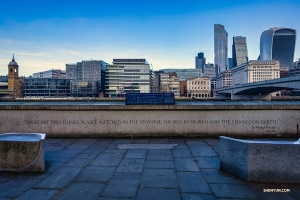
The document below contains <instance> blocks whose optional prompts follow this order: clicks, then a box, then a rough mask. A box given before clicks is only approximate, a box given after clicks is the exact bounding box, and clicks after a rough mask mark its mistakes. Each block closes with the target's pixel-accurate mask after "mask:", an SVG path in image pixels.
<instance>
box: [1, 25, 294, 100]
mask: <svg viewBox="0 0 300 200" xmlns="http://www.w3.org/2000/svg"><path fill="white" fill-rule="evenodd" d="M295 46H296V30H295V29H290V28H271V29H269V30H266V31H264V32H263V33H262V34H261V37H260V55H259V56H258V59H257V60H249V58H248V49H247V41H246V37H243V36H234V37H233V43H232V57H231V58H229V57H228V33H227V31H226V30H225V27H224V26H223V25H221V24H215V25H214V63H209V62H208V63H206V58H205V56H204V52H199V53H198V54H197V56H196V57H195V68H194V69H178V68H176V69H161V70H158V71H154V70H153V69H152V68H151V66H150V64H149V63H148V62H147V60H146V59H144V58H143V59H113V61H112V63H107V62H105V61H103V60H83V61H81V62H77V63H70V64H66V66H65V69H64V70H61V69H51V70H46V71H41V72H36V73H33V75H32V76H30V77H28V78H25V77H19V74H18V70H19V65H18V64H17V63H16V61H15V58H14V56H13V58H12V61H11V62H10V63H9V64H8V76H0V96H11V97H13V98H17V97H25V98H56V97H124V96H125V94H126V93H174V95H175V96H177V97H180V96H182V97H194V98H211V97H214V96H215V91H216V89H220V88H226V87H231V86H236V85H242V84H246V83H252V82H259V81H266V80H270V79H277V78H283V77H287V76H299V75H300V61H299V60H300V59H299V60H298V61H295V62H293V60H294V53H295Z"/></svg>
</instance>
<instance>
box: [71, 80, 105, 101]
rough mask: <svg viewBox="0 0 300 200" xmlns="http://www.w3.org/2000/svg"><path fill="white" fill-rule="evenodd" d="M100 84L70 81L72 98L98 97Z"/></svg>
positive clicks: (96, 82)
mask: <svg viewBox="0 0 300 200" xmlns="http://www.w3.org/2000/svg"><path fill="white" fill-rule="evenodd" d="M99 88H100V83H99V82H98V81H88V80H86V81H80V80H71V96H72V97H99V96H101V94H100V92H101V91H99Z"/></svg>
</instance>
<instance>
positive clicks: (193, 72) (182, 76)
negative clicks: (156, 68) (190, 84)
mask: <svg viewBox="0 0 300 200" xmlns="http://www.w3.org/2000/svg"><path fill="white" fill-rule="evenodd" d="M160 71H161V73H172V72H176V74H177V77H178V78H179V80H180V81H186V80H187V79H189V78H198V77H201V76H202V73H201V72H202V69H161V70H160Z"/></svg>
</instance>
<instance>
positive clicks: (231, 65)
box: [228, 58, 233, 69]
mask: <svg viewBox="0 0 300 200" xmlns="http://www.w3.org/2000/svg"><path fill="white" fill-rule="evenodd" d="M232 68H233V58H228V69H232Z"/></svg>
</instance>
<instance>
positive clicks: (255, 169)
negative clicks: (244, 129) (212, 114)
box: [220, 136, 300, 183]
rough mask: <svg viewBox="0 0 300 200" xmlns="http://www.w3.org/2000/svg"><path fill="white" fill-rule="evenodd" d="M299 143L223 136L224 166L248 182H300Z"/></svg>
mask: <svg viewBox="0 0 300 200" xmlns="http://www.w3.org/2000/svg"><path fill="white" fill-rule="evenodd" d="M299 142H300V139H299V140H298V141H296V142H292V141H275V140H274V141H271V140H242V139H234V138H229V137H224V136H220V168H221V169H222V170H224V171H226V172H229V173H231V174H234V175H236V176H239V177H241V178H244V179H246V180H248V181H256V182H282V183H300V168H299V166H300V143H299Z"/></svg>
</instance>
